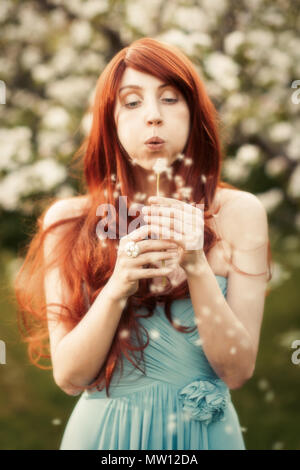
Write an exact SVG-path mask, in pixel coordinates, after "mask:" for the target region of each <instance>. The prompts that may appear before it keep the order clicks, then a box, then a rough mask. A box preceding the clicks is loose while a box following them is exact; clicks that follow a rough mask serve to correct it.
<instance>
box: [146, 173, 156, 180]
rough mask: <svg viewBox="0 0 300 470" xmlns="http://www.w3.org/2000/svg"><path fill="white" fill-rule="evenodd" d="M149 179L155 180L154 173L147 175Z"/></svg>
mask: <svg viewBox="0 0 300 470" xmlns="http://www.w3.org/2000/svg"><path fill="white" fill-rule="evenodd" d="M147 179H148V181H155V179H156V176H155V175H153V174H152V175H149V176H147Z"/></svg>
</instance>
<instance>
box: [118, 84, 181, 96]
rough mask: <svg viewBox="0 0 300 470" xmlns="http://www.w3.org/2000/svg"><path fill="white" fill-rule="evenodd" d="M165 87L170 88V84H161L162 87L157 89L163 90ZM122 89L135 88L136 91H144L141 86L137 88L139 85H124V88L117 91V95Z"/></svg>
mask: <svg viewBox="0 0 300 470" xmlns="http://www.w3.org/2000/svg"><path fill="white" fill-rule="evenodd" d="M166 86H172V85H171V84H170V83H163V84H162V85H159V87H158V88H165V87H166ZM124 88H137V89H138V90H143V89H144V88H143V87H142V86H139V85H126V86H122V87H121V88H120V89H119V94H120V93H121V91H122V90H124Z"/></svg>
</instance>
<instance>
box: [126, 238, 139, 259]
mask: <svg viewBox="0 0 300 470" xmlns="http://www.w3.org/2000/svg"><path fill="white" fill-rule="evenodd" d="M124 250H125V253H126V255H127V256H129V258H136V257H137V256H138V254H139V252H140V249H139V246H138V244H137V243H135V242H134V241H130V242H128V243H126V245H125V248H124Z"/></svg>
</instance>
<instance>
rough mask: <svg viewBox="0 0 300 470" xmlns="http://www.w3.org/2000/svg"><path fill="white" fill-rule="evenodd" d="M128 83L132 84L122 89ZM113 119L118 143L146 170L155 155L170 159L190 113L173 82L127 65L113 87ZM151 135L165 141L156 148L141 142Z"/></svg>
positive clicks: (182, 138) (185, 135) (185, 136)
mask: <svg viewBox="0 0 300 470" xmlns="http://www.w3.org/2000/svg"><path fill="white" fill-rule="evenodd" d="M128 85H134V87H132V88H131V87H130V88H124V89H122V88H123V87H127V86H128ZM162 85H163V86H162ZM137 86H138V87H140V88H137ZM114 119H115V123H116V128H117V133H118V138H119V140H120V142H121V144H122V145H123V147H124V148H125V150H126V151H127V153H128V155H129V156H130V158H131V159H133V160H134V162H135V163H137V164H138V165H140V166H141V167H143V168H145V169H146V170H151V169H152V168H153V165H154V164H155V161H156V159H157V158H161V157H164V158H167V161H168V163H169V164H171V163H173V161H174V160H175V159H176V156H177V154H178V153H182V152H183V149H184V147H185V145H186V142H187V139H188V135H189V127H190V113H189V108H188V105H187V102H186V101H185V99H184V97H183V95H182V94H181V93H180V92H179V91H178V90H177V89H176V88H175V87H174V86H171V85H167V86H165V84H164V82H162V81H161V80H159V79H158V78H156V77H154V76H153V75H148V74H145V73H142V72H139V71H137V70H135V69H132V68H131V67H127V68H126V69H125V72H124V74H123V77H122V80H121V83H120V87H119V90H118V91H117V97H116V104H115V110H114ZM153 136H158V137H160V138H161V139H163V140H164V141H165V142H164V144H163V145H162V146H160V148H159V149H157V148H155V149H151V148H149V147H148V146H147V145H146V144H145V141H146V140H147V139H149V138H150V137H153Z"/></svg>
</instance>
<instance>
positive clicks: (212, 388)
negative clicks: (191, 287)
mask: <svg viewBox="0 0 300 470" xmlns="http://www.w3.org/2000/svg"><path fill="white" fill-rule="evenodd" d="M216 278H217V281H218V283H219V286H220V288H221V290H222V292H223V295H224V296H226V293H227V278H225V277H223V276H216ZM171 311H172V318H173V319H174V320H175V319H176V320H177V321H178V322H179V323H180V324H181V325H184V326H189V327H194V326H195V325H196V323H195V319H194V318H195V317H194V310H193V306H192V302H191V299H190V298H188V299H178V300H175V301H173V303H172V306H171ZM138 312H141V313H142V314H145V313H146V312H147V310H146V309H145V308H144V307H141V308H140V309H139V310H138ZM138 321H139V322H140V323H141V324H143V325H144V327H145V328H146V329H147V330H148V334H149V339H150V343H149V345H148V346H147V347H146V349H145V350H144V358H145V363H143V362H141V365H140V367H141V368H142V370H143V369H144V367H145V368H146V369H145V372H146V375H145V374H143V373H142V372H141V371H140V370H138V369H135V368H134V367H133V365H132V364H131V362H130V361H128V360H127V359H126V358H125V357H124V369H123V376H122V377H121V378H120V375H119V372H120V369H117V371H116V372H115V374H114V375H113V378H112V381H111V385H110V389H109V391H110V397H109V398H108V397H107V396H106V390H105V388H104V390H102V391H100V392H99V391H97V390H96V389H95V390H96V391H95V392H94V391H87V390H85V391H84V392H83V393H82V394H81V396H80V398H79V400H78V402H77V403H76V405H75V408H74V409H73V411H72V414H71V416H70V418H69V420H68V423H67V426H66V428H65V431H64V434H63V437H62V441H61V444H60V448H59V449H60V450H71V449H80V450H89V449H94V450H202V449H207V450H212V449H216V450H221V449H226V450H227V449H234V450H245V444H244V440H243V435H242V432H241V428H240V423H239V419H238V416H237V413H236V410H235V408H234V405H233V403H232V401H231V395H230V390H229V389H228V386H227V385H226V384H225V382H224V381H222V380H221V379H220V378H219V377H218V376H217V375H216V373H215V372H214V370H213V369H212V367H211V366H210V364H209V362H208V360H207V358H206V356H205V354H204V351H203V349H202V346H201V340H200V337H199V333H198V329H197V328H196V329H195V331H194V332H192V333H181V332H179V331H177V330H175V328H174V327H173V326H172V325H171V324H170V323H169V321H168V319H167V318H166V316H165V314H164V311H163V306H161V305H158V306H157V307H156V309H155V312H154V314H153V316H152V317H149V318H139V319H138ZM142 334H143V341H144V340H145V339H146V334H145V332H143V333H142ZM138 354H140V353H138ZM136 357H139V355H138V356H136ZM144 364H145V365H144Z"/></svg>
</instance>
